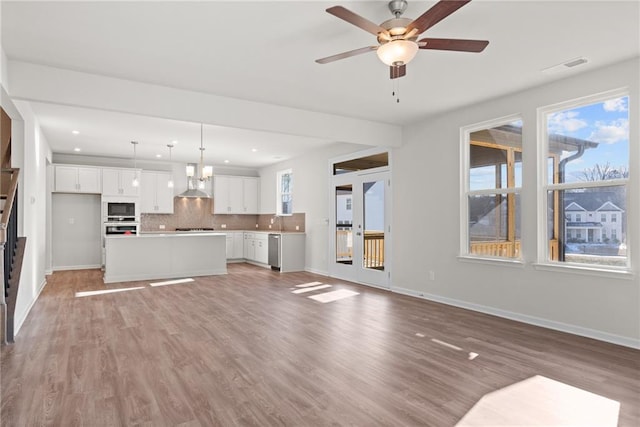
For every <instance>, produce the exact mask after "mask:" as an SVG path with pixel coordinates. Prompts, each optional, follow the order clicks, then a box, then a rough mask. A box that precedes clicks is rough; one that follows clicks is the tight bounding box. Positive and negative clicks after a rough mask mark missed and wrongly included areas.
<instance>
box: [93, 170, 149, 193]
mask: <svg viewBox="0 0 640 427" xmlns="http://www.w3.org/2000/svg"><path fill="white" fill-rule="evenodd" d="M136 176H137V177H138V178H139V177H140V170H139V169H112V168H109V169H106V168H105V169H103V170H102V195H103V196H128V197H137V196H138V195H139V194H140V192H139V188H140V187H139V186H137V187H136V186H134V185H133V179H134V178H136Z"/></svg>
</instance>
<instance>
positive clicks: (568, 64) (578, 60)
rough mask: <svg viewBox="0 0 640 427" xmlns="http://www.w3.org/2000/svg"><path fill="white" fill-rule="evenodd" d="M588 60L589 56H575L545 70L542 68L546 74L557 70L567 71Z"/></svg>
mask: <svg viewBox="0 0 640 427" xmlns="http://www.w3.org/2000/svg"><path fill="white" fill-rule="evenodd" d="M587 62H589V61H588V60H587V58H585V57H583V56H581V57H579V58H574V59H570V60H568V61H565V62H563V63H562V64H558V65H554V66H552V67H549V68H545V69H544V70H542V72H543V73H545V74H552V73H557V72H560V71H567V70H570V69H572V68H575V67H578V66H580V65H583V64H586V63H587Z"/></svg>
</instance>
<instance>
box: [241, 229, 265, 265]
mask: <svg viewBox="0 0 640 427" xmlns="http://www.w3.org/2000/svg"><path fill="white" fill-rule="evenodd" d="M243 252H244V258H245V259H246V260H247V261H253V262H257V263H260V264H267V263H268V262H269V237H268V233H244V248H243Z"/></svg>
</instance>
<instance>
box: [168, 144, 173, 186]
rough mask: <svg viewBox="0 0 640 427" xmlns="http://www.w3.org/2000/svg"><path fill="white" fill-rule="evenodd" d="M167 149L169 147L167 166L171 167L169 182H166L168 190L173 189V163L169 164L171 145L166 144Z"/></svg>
mask: <svg viewBox="0 0 640 427" xmlns="http://www.w3.org/2000/svg"><path fill="white" fill-rule="evenodd" d="M167 147H169V165H171V169H172V171H171V178H169V181H168V182H167V187H169V188H173V163H171V149H172V148H173V144H167Z"/></svg>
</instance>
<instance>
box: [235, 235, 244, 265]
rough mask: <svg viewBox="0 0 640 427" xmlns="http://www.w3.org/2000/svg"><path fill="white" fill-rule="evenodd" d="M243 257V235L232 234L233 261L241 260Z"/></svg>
mask: <svg viewBox="0 0 640 427" xmlns="http://www.w3.org/2000/svg"><path fill="white" fill-rule="evenodd" d="M243 257H244V233H243V232H241V231H240V232H236V233H233V256H232V258H233V259H241V258H243Z"/></svg>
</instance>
